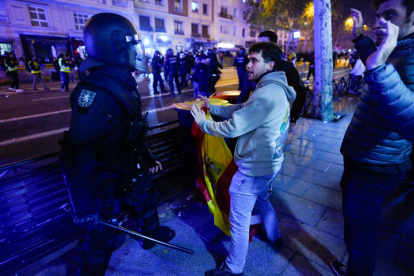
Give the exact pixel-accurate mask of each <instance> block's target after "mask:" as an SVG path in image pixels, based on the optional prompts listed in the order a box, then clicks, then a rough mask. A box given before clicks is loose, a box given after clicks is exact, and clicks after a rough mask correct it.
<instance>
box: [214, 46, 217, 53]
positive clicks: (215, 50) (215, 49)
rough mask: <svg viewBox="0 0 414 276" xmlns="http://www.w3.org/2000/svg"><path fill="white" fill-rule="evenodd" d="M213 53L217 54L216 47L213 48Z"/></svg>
mask: <svg viewBox="0 0 414 276" xmlns="http://www.w3.org/2000/svg"><path fill="white" fill-rule="evenodd" d="M213 54H215V55H217V48H216V47H214V48H213Z"/></svg>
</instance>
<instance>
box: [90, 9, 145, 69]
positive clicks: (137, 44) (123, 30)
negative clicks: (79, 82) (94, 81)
mask: <svg viewBox="0 0 414 276" xmlns="http://www.w3.org/2000/svg"><path fill="white" fill-rule="evenodd" d="M83 38H84V42H85V48H86V52H87V54H88V57H92V59H93V60H92V61H89V62H88V61H87V60H88V59H86V60H85V63H86V64H85V65H84V66H83V67H84V68H83V70H86V69H88V68H91V67H94V66H97V65H102V64H110V65H113V66H116V67H128V68H129V69H130V70H131V71H135V70H137V69H138V70H142V71H148V63H147V58H146V56H145V49H144V44H143V42H142V40H141V37H140V34H139V33H138V31H137V29H136V28H135V27H134V25H132V23H131V22H130V21H129V20H128V19H126V18H125V17H123V16H120V15H118V14H114V13H98V14H96V15H94V16H92V17H91V18H89V20H88V21H87V22H86V24H85V29H84V31H83Z"/></svg>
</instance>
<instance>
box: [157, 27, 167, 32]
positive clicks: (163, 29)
mask: <svg viewBox="0 0 414 276" xmlns="http://www.w3.org/2000/svg"><path fill="white" fill-rule="evenodd" d="M155 32H156V33H166V32H167V31H166V30H165V28H155Z"/></svg>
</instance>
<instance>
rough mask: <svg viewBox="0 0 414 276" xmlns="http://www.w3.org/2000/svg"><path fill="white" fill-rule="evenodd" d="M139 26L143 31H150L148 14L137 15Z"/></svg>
mask: <svg viewBox="0 0 414 276" xmlns="http://www.w3.org/2000/svg"><path fill="white" fill-rule="evenodd" d="M139 27H140V29H141V30H143V31H149V32H150V31H152V28H151V23H150V18H149V16H143V15H140V16H139Z"/></svg>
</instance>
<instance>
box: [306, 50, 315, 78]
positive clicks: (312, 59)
mask: <svg viewBox="0 0 414 276" xmlns="http://www.w3.org/2000/svg"><path fill="white" fill-rule="evenodd" d="M311 75H313V79H315V53H314V52H311V53H310V57H309V71H308V77H307V78H306V80H305V83H309V79H310V77H311Z"/></svg>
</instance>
